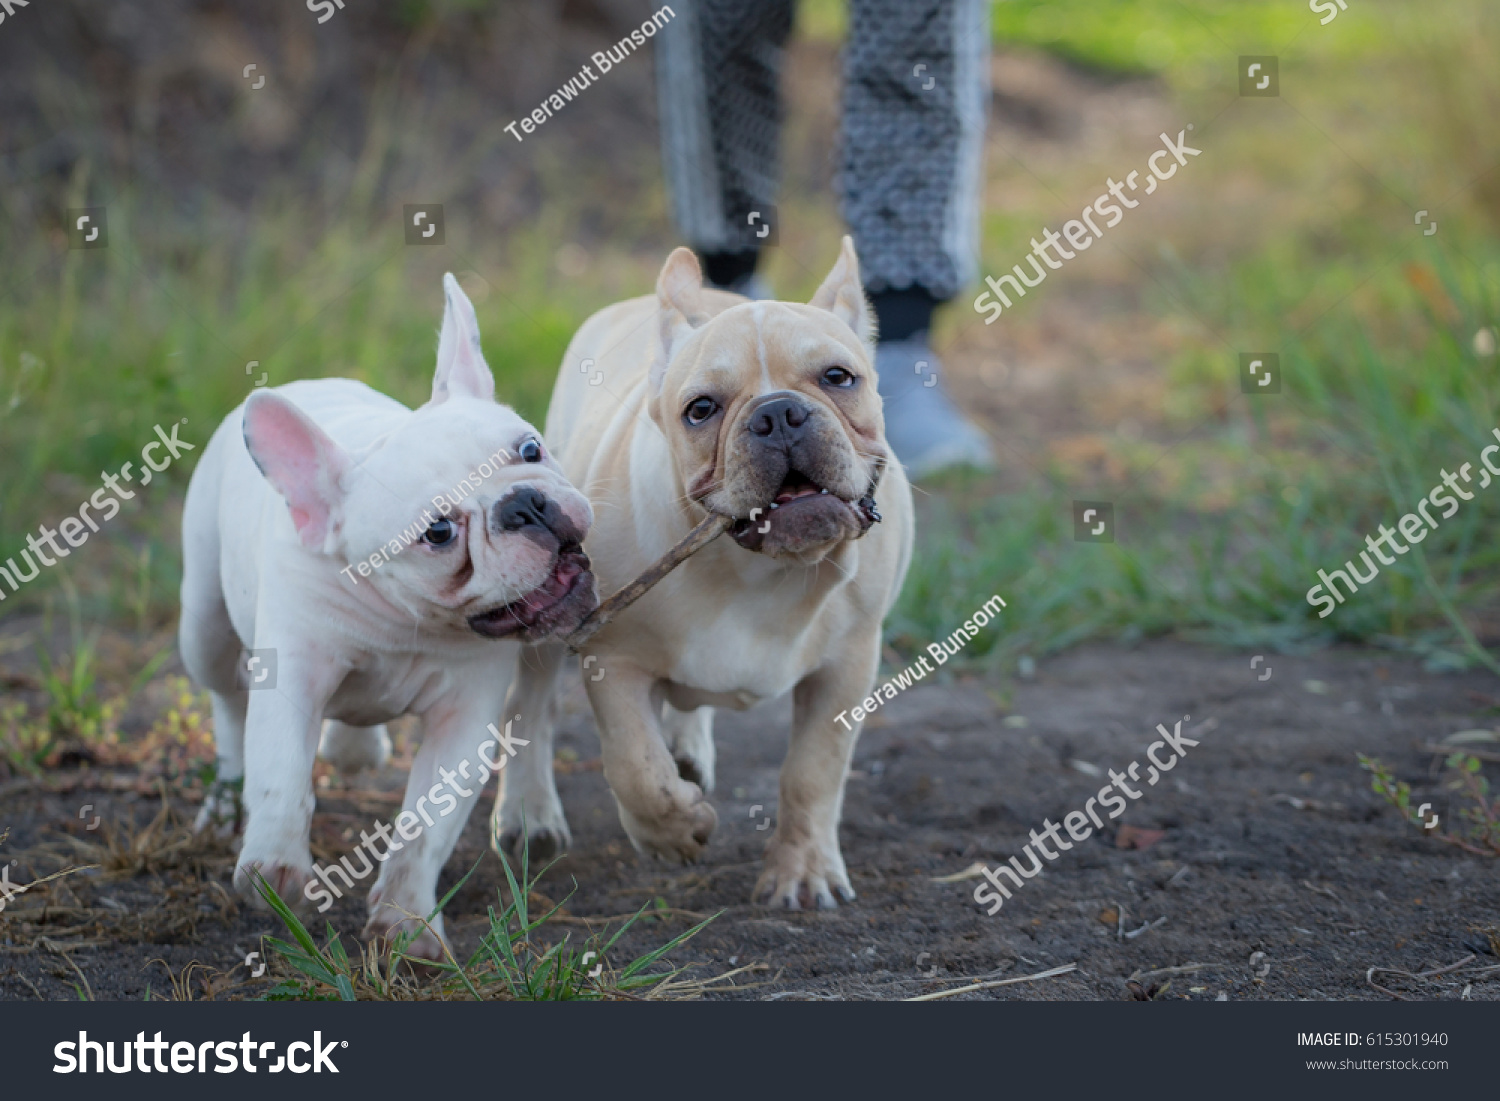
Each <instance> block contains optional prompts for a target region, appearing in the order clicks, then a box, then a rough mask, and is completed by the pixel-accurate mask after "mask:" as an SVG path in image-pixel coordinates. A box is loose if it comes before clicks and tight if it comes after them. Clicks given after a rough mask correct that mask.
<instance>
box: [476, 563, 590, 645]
mask: <svg viewBox="0 0 1500 1101" xmlns="http://www.w3.org/2000/svg"><path fill="white" fill-rule="evenodd" d="M598 604H599V597H598V595H597V594H596V593H595V591H594V575H593V573H592V572H591V571H590V569H589V556H588V555H586V554H584V553H583V548H582V547H581V546H579V545H578V544H577V543H565V544H564V545H563V546H562V547H561V548H560V549H559V550H558V552H557V560H556V561H555V562H554V563H553V566H552V573H551V575H550V576H548V578H547V580H546V581H545V582H543V583H542V584H541V585H539V586H537V587H536V588H535V589H533V590H532V591H531V592H529V593H527V594H526V595H525V596H523V597H521V598H520V599H519V600H513V601H511V602H510V603H509V604H503V605H501V606H500V607H498V608H491V609H490V610H489V611H487V612H480V613H479V614H477V615H472V616H470V617H469V626H470V627H471V628H472V629H473V630H474V631H475V633H476V634H481V635H483V636H484V637H485V638H520V639H523V640H524V641H527V642H535V641H538V640H540V639H543V638H546V637H548V636H549V635H555V634H567V633H568V632H570V631H572V630H574V629H575V628H576V627H577V626H578V625H579V624H580V623H582V622H583V620H584V617H586V616H587V615H588V614H589V613H590V612H592V611H593V610H594V609H595V608H596V607H597V606H598Z"/></svg>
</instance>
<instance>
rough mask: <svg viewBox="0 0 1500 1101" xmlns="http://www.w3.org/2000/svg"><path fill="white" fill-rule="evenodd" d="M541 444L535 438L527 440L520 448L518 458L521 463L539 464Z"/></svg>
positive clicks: (541, 454)
mask: <svg viewBox="0 0 1500 1101" xmlns="http://www.w3.org/2000/svg"><path fill="white" fill-rule="evenodd" d="M543 454H544V452H543V451H542V445H541V443H540V442H539V441H538V440H536V439H535V438H532V439H529V440H527V441H526V442H525V443H523V444H522V445H521V447H520V456H521V461H522V462H523V463H539V462H541V461H542V456H543Z"/></svg>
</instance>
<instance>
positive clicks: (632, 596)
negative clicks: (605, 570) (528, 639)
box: [563, 513, 734, 653]
mask: <svg viewBox="0 0 1500 1101" xmlns="http://www.w3.org/2000/svg"><path fill="white" fill-rule="evenodd" d="M732 523H734V520H733V519H732V518H731V517H728V516H720V515H718V514H717V513H709V515H708V518H707V519H705V520H704V521H703V522H702V523H700V524H699V525H698V526H697V527H695V528H694V529H693V530H692V531H690V532H688V533H687V534H686V535H685V536H683V537H682V539H680V540H679V541H678V542H677V545H676V546H674V547H673V548H672V549H671V550H669V551H667V553H666V554H664V555H662V556H661V557H660V558H659V559H657V560H656V561H655V562H653V563H652V564H651V565H650V566H648V567H646V570H645V572H644V573H642V574H641V575H640V576H639V577H637V578H636V579H635V580H634V581H632V582H631V583H630V584H628V585H626V586H625V587H624V588H623V589H621V590H620V591H619V592H617V593H614V594H613V595H611V596H609V597H606V598H605V599H604V600H602V601H601V602H600V603H599V606H598V607H597V608H595V609H594V610H593V611H592V612H591V613H590V614H589V615H588V617H587V618H586V619H584V621H583V622H582V623H581V624H579V625H578V628H577V629H576V630H575V631H574V632H573V633H572V634H570V635H568V636H567V637H566V638H564V639H563V641H564V642H566V643H567V644H568V649H570V650H572V651H573V652H574V653H577V652H578V651H579V650H580V649H582V648H583V645H584V643H586V642H588V640H589V639H590V638H592V637H593V635H594V634H595V632H597V631H600V630H602V629H603V628H604V627H606V626H607V625H608V624H609V621H610V620H611V619H613V618H614V617H615V616H616V615H618V614H619V613H620V612H623V611H624V610H625V609H626V608H628V607H630V606H631V605H632V604H634V603H635V602H636V601H637V600H639V599H640V598H641V597H643V596H645V595H646V594H647V593H648V592H650V591H651V589H652V588H653V587H654V586H655V585H656V583H657V582H658V581H660V580H661V579H662V578H663V577H666V576H667V574H669V573H671V572H672V571H673V570H674V569H676V568H677V567H678V566H679V565H681V564H682V563H683V562H684V561H686V560H687V559H688V558H690V557H692V556H693V555H694V554H696V553H697V552H698V551H700V550H702V549H703V548H704V547H706V546H708V544H710V543H712V542H713V541H714V540H715V539H717V538H718V537H719V536H721V535H723V534H724V532H725V531H726V530H727V529H728V527H729V525H730V524H732Z"/></svg>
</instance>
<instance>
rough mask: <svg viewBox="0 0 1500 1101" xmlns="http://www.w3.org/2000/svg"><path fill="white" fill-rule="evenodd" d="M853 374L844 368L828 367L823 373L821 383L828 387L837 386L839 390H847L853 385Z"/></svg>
mask: <svg viewBox="0 0 1500 1101" xmlns="http://www.w3.org/2000/svg"><path fill="white" fill-rule="evenodd" d="M855 377H856V376H855V374H854V372H853V371H850V370H849V369H848V368H845V367H830V368H828V370H826V371H824V372H823V381H824V382H826V383H828V385H829V386H837V387H838V388H839V389H841V390H843V389H847V388H849V387H850V386H853V385H854V383H855Z"/></svg>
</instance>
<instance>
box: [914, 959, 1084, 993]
mask: <svg viewBox="0 0 1500 1101" xmlns="http://www.w3.org/2000/svg"><path fill="white" fill-rule="evenodd" d="M1077 970H1078V965H1077V964H1076V963H1065V964H1063V965H1062V966H1061V967H1054V968H1052V969H1051V970H1048V971H1038V972H1037V973H1036V974H1035V975H1020V976H1018V977H1016V978H1014V979H1000V980H999V981H998V982H977V983H974V984H973V985H972V986H959V987H955V988H954V989H952V990H939V991H938V992H937V993H936V994H920V995H918V996H917V997H915V998H903V999H901V1000H902V1001H906V1002H935V1001H937V1000H938V999H939V998H951V997H952V996H953V995H955V994H967V993H969V992H970V991H971V990H993V989H995V987H997V986H1011V985H1013V984H1014V983H1018V982H1035V981H1036V980H1037V979H1050V978H1052V977H1053V976H1054V975H1066V974H1067V973H1068V972H1070V971H1077Z"/></svg>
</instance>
